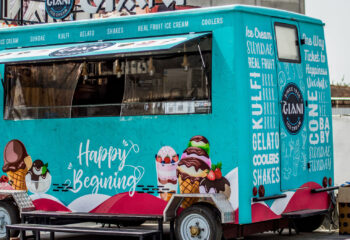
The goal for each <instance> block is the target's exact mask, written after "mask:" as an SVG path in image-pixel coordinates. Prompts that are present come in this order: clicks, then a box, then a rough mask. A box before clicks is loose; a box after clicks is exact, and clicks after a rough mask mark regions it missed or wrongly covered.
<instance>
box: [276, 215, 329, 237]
mask: <svg viewBox="0 0 350 240" xmlns="http://www.w3.org/2000/svg"><path fill="white" fill-rule="evenodd" d="M328 213H329V210H328V209H305V210H299V211H294V212H288V213H283V214H282V215H281V216H282V218H285V219H288V228H289V235H291V233H292V228H294V230H295V232H296V233H297V234H299V229H298V227H297V224H296V221H297V219H301V218H307V217H313V216H317V215H327V214H328ZM282 231H283V229H282V230H281V232H280V234H281V233H282Z"/></svg>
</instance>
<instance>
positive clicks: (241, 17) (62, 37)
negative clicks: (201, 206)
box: [0, 6, 333, 224]
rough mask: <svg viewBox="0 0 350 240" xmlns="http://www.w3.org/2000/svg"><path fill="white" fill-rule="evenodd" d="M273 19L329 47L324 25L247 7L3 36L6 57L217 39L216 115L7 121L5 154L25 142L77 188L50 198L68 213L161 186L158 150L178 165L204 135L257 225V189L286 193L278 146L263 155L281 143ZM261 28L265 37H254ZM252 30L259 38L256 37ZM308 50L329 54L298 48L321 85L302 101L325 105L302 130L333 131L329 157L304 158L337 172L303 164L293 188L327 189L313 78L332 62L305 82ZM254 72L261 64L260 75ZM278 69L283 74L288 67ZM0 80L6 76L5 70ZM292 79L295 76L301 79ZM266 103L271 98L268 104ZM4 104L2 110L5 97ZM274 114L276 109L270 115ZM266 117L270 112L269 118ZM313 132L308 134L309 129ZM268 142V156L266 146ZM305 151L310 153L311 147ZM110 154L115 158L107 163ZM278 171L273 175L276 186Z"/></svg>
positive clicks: (59, 178)
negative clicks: (74, 47)
mask: <svg viewBox="0 0 350 240" xmlns="http://www.w3.org/2000/svg"><path fill="white" fill-rule="evenodd" d="M273 18H274V19H276V18H282V19H285V20H281V19H278V20H276V21H282V22H283V21H291V19H294V22H295V23H296V24H300V25H299V29H300V33H299V35H300V36H301V37H303V35H304V34H305V35H306V36H311V35H312V36H313V35H317V36H319V38H322V39H324V36H323V29H322V27H323V26H322V22H321V21H319V20H315V19H311V18H309V17H306V16H303V15H299V14H294V13H289V12H284V11H278V10H272V9H265V8H253V7H243V6H232V7H218V8H212V9H199V10H189V11H183V12H173V13H161V14H150V15H144V16H136V17H122V18H117V19H100V20H92V21H78V22H70V23H63V24H48V25H36V26H28V27H19V28H16V29H9V30H0V48H2V49H14V48H16V47H36V46H40V47H43V48H44V46H47V45H54V44H79V43H85V42H94V41H98V40H106V41H107V40H119V39H133V38H140V39H142V38H143V37H154V36H167V35H176V34H188V33H190V32H196V33H198V32H211V33H212V36H213V41H212V66H213V67H212V113H211V114H197V115H172V116H135V117H99V118H93V117H92V118H77V119H49V120H25V121H1V123H0V127H1V129H5V130H4V131H3V135H2V138H1V139H0V149H4V147H5V145H6V143H7V142H8V141H10V140H12V139H19V140H21V141H22V142H23V143H24V145H25V146H26V149H27V151H28V154H29V155H30V156H31V157H32V159H33V160H35V159H41V160H42V161H43V162H44V163H48V169H49V171H50V173H51V175H52V184H68V185H69V186H71V187H72V190H70V191H67V192H55V191H53V190H54V187H53V186H52V187H51V188H50V190H49V191H48V192H47V194H50V195H52V196H55V197H57V198H58V199H59V200H60V201H61V202H62V203H63V204H65V205H69V204H70V203H71V202H72V201H73V200H75V199H77V198H79V197H81V196H84V195H86V194H91V193H99V194H104V195H109V196H113V195H115V194H118V193H122V192H130V193H132V192H133V191H137V190H138V189H137V187H136V186H137V185H145V186H146V185H155V184H157V172H156V163H155V157H154V156H155V154H157V152H158V151H159V149H160V148H161V147H163V146H171V147H172V148H173V149H174V150H175V151H176V153H178V154H180V156H181V153H182V152H183V151H184V150H185V149H186V148H187V146H188V141H189V140H190V138H191V137H192V136H195V135H202V136H205V137H206V138H207V139H208V140H209V142H210V158H211V160H212V162H213V163H217V162H222V163H223V170H222V173H223V175H227V174H228V173H230V172H231V171H233V170H234V169H237V170H238V183H237V184H236V186H231V189H232V190H233V189H234V188H236V189H237V194H238V199H239V202H237V203H235V204H236V206H237V207H239V223H240V224H245V223H251V222H252V221H253V219H254V216H252V207H251V200H252V197H253V193H252V189H253V187H254V186H256V187H259V185H264V186H265V196H271V195H274V194H280V193H283V192H281V177H282V173H281V161H283V158H281V157H280V156H281V151H283V150H281V148H280V145H276V141H274V143H273V144H270V146H271V148H269V149H266V144H267V141H268V140H267V136H268V135H269V134H270V136H271V133H276V132H278V136H279V138H280V137H282V136H281V130H280V129H281V125H280V117H281V112H280V105H279V101H278V97H279V96H280V95H279V94H280V91H281V89H280V87H279V86H282V85H279V84H280V83H279V82H278V81H279V78H278V72H277V69H278V68H277V67H279V66H278V64H279V63H278V62H277V58H276V50H275V45H274V39H275V37H274V32H273V28H272V26H273V21H274V20H273ZM256 28H257V29H258V30H259V31H258V32H260V33H261V34H260V35H259V34H258V35H257V36H255V32H256V30H255V29H256ZM249 30H252V31H253V35H252V36H251V35H250V33H249ZM269 34H270V35H269ZM248 41H249V42H250V44H252V46H253V48H255V50H257V48H259V47H257V46H258V45H257V44H259V46H261V45H264V46H265V48H266V46H268V48H269V49H270V48H271V49H270V50H269V51H268V53H267V52H264V53H257V52H255V53H253V52H248V48H249V46H248ZM254 44H255V45H254ZM254 46H255V47H254ZM270 46H271V47H270ZM306 47H309V48H310V49H313V50H314V51H315V52H316V51H320V52H322V54H323V55H325V48H324V49H322V51H321V50H320V48H318V47H317V46H313V45H307V46H306V45H303V46H301V53H302V64H303V65H302V66H303V71H305V73H303V76H304V74H305V76H306V75H307V74H308V75H309V77H310V78H311V79H314V80H315V81H314V82H315V84H311V85H310V86H308V85H307V84H306V85H305V86H303V87H304V90H305V91H304V92H306V94H308V91H309V93H310V94H311V91H317V92H318V96H321V95H322V96H323V98H322V99H324V101H322V102H321V101H320V99H319V98H318V99H317V100H315V102H316V103H317V104H319V108H317V111H316V112H317V113H318V114H319V115H318V116H316V115H312V114H316V112H315V111H313V112H312V114H311V116H309V117H308V118H305V120H304V121H305V122H304V124H305V127H308V128H309V129H310V122H308V121H310V120H312V119H314V120H315V121H318V126H319V127H318V128H317V131H313V134H316V133H318V134H319V138H320V139H321V134H322V133H321V131H324V128H323V130H322V129H321V127H320V120H319V119H320V117H321V116H322V117H328V118H329V130H330V132H329V138H328V142H322V143H321V142H319V143H317V144H314V145H315V147H320V149H321V147H322V148H329V153H330V154H329V155H328V156H327V158H315V159H314V158H310V150H305V151H307V152H308V154H307V156H306V163H307V162H311V164H314V165H313V166H321V165H320V162H321V161H323V162H326V161H331V163H330V168H325V169H321V168H320V169H318V170H317V171H313V172H310V171H309V172H307V171H305V170H303V167H304V166H305V165H302V164H300V165H298V166H301V168H300V169H299V168H298V169H299V170H298V174H299V175H300V174H305V175H303V176H306V177H305V178H304V177H302V178H297V179H296V180H295V181H294V185H293V186H295V189H297V188H299V187H301V186H302V185H303V184H304V183H305V182H310V181H314V182H316V183H318V184H321V182H322V178H323V177H324V176H327V177H332V178H333V162H332V161H333V148H332V134H331V129H332V127H331V117H330V116H331V106H330V88H329V79H328V71H327V74H326V75H322V77H321V78H320V81H318V80H317V79H318V75H319V74H314V73H315V71H317V70H316V69H318V68H324V69H327V61H325V62H322V63H321V62H320V63H317V62H312V63H308V64H309V69H313V70H312V71H311V72H309V73H307V72H306V71H307V69H308V68H307V67H306V64H307V63H306V60H305V49H306ZM253 48H250V50H252V49H253ZM15 51H22V50H15ZM249 58H250V59H249ZM262 59H266V60H267V61H266V62H265V64H268V65H266V66H265V67H263V65H262V64H263V61H262ZM272 60H274V61H272ZM249 64H250V65H249ZM255 64H259V67H260V68H258V67H257V65H255ZM304 66H305V68H304ZM310 66H311V67H313V68H310ZM282 67H284V64H283V63H282V64H281V68H282ZM1 72H2V73H3V69H2V71H1ZM259 74H260V76H259ZM295 74H298V73H297V72H295ZM2 75H3V74H2ZM262 76H264V77H262ZM322 79H324V83H326V85H322V86H324V88H322V86H321V83H318V82H323V81H322ZM257 86H260V88H259V87H257ZM266 89H267V90H266ZM1 92H2V90H1ZM319 94H321V95H319ZM267 95H268V96H270V97H268V98H263V96H267ZM310 96H314V95H310ZM310 96H309V95H307V96H304V99H308V101H312V99H315V98H312V97H311V98H310ZM259 99H260V100H259ZM0 101H1V108H2V109H3V98H1V100H0ZM255 104H260V105H261V106H260V107H261V111H262V112H261V113H260V107H259V106H257V105H255ZM264 104H265V105H264ZM268 105H269V106H272V105H274V107H272V110H271V108H270V107H269V106H268ZM258 108H259V109H258ZM267 109H269V110H268V112H267ZM321 109H323V110H321ZM310 111H311V110H310V109H306V114H310ZM321 111H322V112H321ZM2 112H3V111H2ZM258 113H259V114H258ZM255 117H257V118H255ZM260 117H262V119H263V120H262V125H261V126H262V127H263V128H254V126H260V125H259V123H258V124H257V122H259V121H260ZM253 119H254V121H255V122H253ZM271 119H272V120H271ZM321 121H325V120H321ZM254 124H255V125H254ZM256 124H257V125H256ZM264 124H265V125H264ZM315 129H316V128H313V125H311V130H315ZM323 134H325V133H323ZM258 135H259V136H260V138H258ZM274 136H276V134H274ZM258 139H260V140H258ZM263 139H264V144H265V149H264V147H263V146H264V145H263V144H262V142H261V141H263ZM310 139H314V135H311V133H308V135H307V141H310ZM270 141H271V139H270ZM270 143H271V142H270ZM259 144H260V146H259ZM301 147H304V149H305V148H306V147H307V145H303V146H301ZM105 153H107V155H105ZM108 153H110V159H109V160H108ZM99 154H100V155H99ZM123 154H125V155H123ZM277 154H278V156H279V160H278V162H274V163H273V164H268V166H266V165H265V166H264V165H254V156H256V155H267V156H270V155H271V156H276V155H277ZM99 156H100V158H99ZM104 156H106V157H104ZM123 156H124V157H123ZM294 160H295V159H294ZM294 160H291V162H290V164H293V162H292V161H294ZM318 160H320V161H318ZM313 161H314V162H315V163H313ZM316 161H318V162H316ZM272 169H274V170H273V171H274V181H272V180H271V177H272ZM315 169H317V168H315ZM259 171H260V172H262V174H263V172H264V171H265V172H267V171H270V180H269V182H268V183H267V182H266V181H267V180H265V182H264V180H263V178H262V180H261V181H257V178H256V176H257V175H256V176H255V179H254V172H255V173H257V172H259ZM106 177H107V178H109V177H111V179H112V182H113V183H112V189H110V187H109V184H104V183H101V179H102V180H103V179H105V178H106ZM278 178H279V179H278ZM114 182H115V184H114ZM113 184H114V185H113ZM114 186H117V187H114ZM154 195H156V194H154ZM266 204H267V205H268V206H272V204H273V201H267V202H266ZM238 205H239V206H238Z"/></svg>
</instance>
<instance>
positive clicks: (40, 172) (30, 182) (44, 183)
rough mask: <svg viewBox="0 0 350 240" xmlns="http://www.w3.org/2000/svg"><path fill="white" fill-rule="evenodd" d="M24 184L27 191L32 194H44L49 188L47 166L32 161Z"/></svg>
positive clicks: (49, 179) (49, 177) (49, 178)
mask: <svg viewBox="0 0 350 240" xmlns="http://www.w3.org/2000/svg"><path fill="white" fill-rule="evenodd" d="M26 183H27V187H28V189H29V191H31V192H33V193H45V192H47V190H49V188H50V186H51V174H50V171H49V170H48V164H47V163H46V164H44V163H43V162H42V161H41V160H39V159H37V160H35V161H34V163H33V166H32V167H31V169H29V171H28V173H27V175H26Z"/></svg>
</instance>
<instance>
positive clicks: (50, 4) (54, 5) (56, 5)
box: [46, 0, 186, 19]
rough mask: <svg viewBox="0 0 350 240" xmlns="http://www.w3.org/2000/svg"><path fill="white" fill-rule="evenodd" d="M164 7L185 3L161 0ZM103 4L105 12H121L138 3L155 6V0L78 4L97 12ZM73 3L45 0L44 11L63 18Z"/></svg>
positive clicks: (104, 0) (101, 0) (100, 0)
mask: <svg viewBox="0 0 350 240" xmlns="http://www.w3.org/2000/svg"><path fill="white" fill-rule="evenodd" d="M162 2H163V3H164V5H165V6H166V7H170V6H171V4H173V3H175V4H176V5H186V0H162ZM103 4H104V8H105V11H106V12H112V11H114V10H117V11H118V12H121V11H122V9H123V8H126V9H127V10H128V11H129V12H130V11H133V10H134V8H135V7H136V6H137V5H138V6H139V7H140V8H142V9H144V8H146V7H149V8H150V9H152V8H153V7H155V0H119V1H118V2H117V3H116V0H94V1H90V0H80V6H81V8H82V10H83V11H84V12H86V13H91V14H94V13H97V12H98V11H99V10H100V9H101V8H102V5H103ZM73 5H74V0H46V11H47V13H48V14H49V15H50V16H51V17H52V18H55V19H63V18H65V17H67V16H68V15H69V13H70V12H71V11H72V9H73Z"/></svg>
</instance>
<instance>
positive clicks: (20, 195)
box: [0, 190, 35, 212]
mask: <svg viewBox="0 0 350 240" xmlns="http://www.w3.org/2000/svg"><path fill="white" fill-rule="evenodd" d="M0 195H7V196H12V198H13V199H14V201H15V202H16V204H17V206H18V208H19V211H20V212H23V211H30V210H35V206H34V204H33V202H32V200H31V198H30V197H29V195H28V193H27V191H25V190H0Z"/></svg>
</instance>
